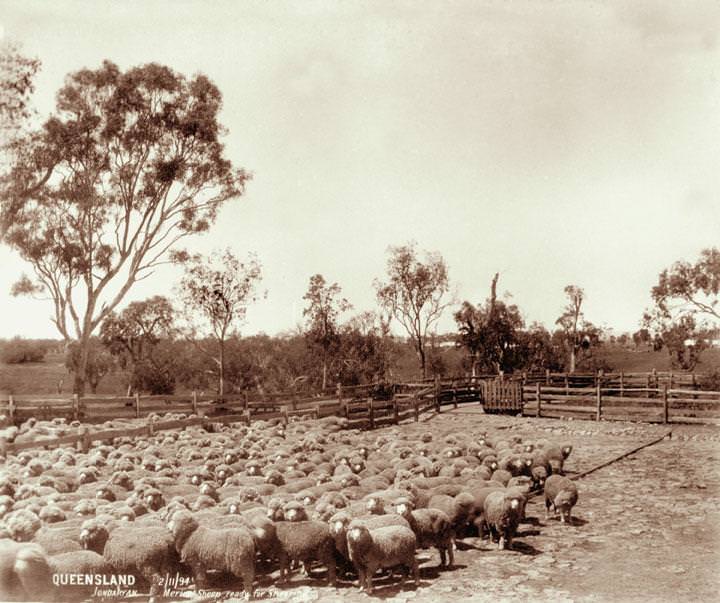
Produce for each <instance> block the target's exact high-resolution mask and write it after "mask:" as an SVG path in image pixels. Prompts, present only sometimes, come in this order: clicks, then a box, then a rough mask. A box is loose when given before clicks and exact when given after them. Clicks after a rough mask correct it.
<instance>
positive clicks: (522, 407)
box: [0, 372, 720, 449]
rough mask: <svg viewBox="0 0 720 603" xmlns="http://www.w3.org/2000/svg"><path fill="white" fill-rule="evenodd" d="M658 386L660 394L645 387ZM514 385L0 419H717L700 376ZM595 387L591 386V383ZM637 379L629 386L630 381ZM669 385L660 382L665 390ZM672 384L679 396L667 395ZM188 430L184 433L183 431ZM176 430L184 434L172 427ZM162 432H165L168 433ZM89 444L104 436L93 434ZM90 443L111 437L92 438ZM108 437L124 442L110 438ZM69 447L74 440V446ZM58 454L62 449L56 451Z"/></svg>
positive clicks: (408, 387)
mask: <svg viewBox="0 0 720 603" xmlns="http://www.w3.org/2000/svg"><path fill="white" fill-rule="evenodd" d="M648 375H650V377H649V379H650V382H651V383H660V385H659V386H657V387H652V386H651V385H648ZM536 377H537V375H527V374H525V375H521V376H519V375H518V376H510V377H507V378H503V377H502V376H501V377H497V376H495V377H488V376H477V377H467V378H453V379H434V380H431V381H430V380H426V381H417V382H412V383H395V384H384V385H382V386H379V385H377V384H373V385H360V386H338V387H336V388H334V389H327V390H325V391H324V392H322V393H321V394H319V395H315V396H310V395H307V394H299V393H295V392H285V393H274V394H267V395H261V394H254V395H249V394H247V393H242V394H232V395H227V396H223V397H221V398H220V397H218V396H216V395H207V394H202V395H201V394H198V393H196V392H192V393H190V394H183V395H173V396H140V395H134V396H129V397H128V396H112V397H99V396H88V397H83V398H79V397H77V396H72V397H70V398H68V397H62V396H8V397H6V398H5V399H0V415H6V417H7V418H8V419H9V420H10V421H11V422H14V423H16V424H18V423H21V422H22V421H24V420H26V419H28V418H30V417H35V418H37V419H53V418H55V417H64V418H66V419H68V420H70V421H79V422H81V423H85V424H93V423H102V422H105V421H109V420H121V419H143V418H144V419H148V425H151V426H153V425H154V427H152V429H158V428H161V427H158V425H160V424H159V423H156V421H155V417H154V415H161V414H167V413H183V414H186V415H190V417H189V418H188V419H183V420H182V421H185V422H186V423H183V425H192V424H203V423H204V422H208V421H210V422H215V421H218V422H227V421H232V420H233V419H232V418H233V417H239V418H240V419H241V420H245V421H250V420H253V419H265V418H277V417H282V418H284V419H285V420H288V419H289V417H291V416H294V415H298V414H305V413H310V414H312V416H314V417H317V418H322V417H325V416H329V415H337V416H344V417H345V418H347V419H348V422H349V425H350V427H357V428H364V429H374V428H376V427H379V426H382V425H386V424H389V423H395V424H397V423H399V422H400V421H404V420H414V421H418V420H419V418H420V416H421V415H422V414H424V413H427V412H441V409H442V407H443V406H449V405H452V406H453V407H454V408H457V407H458V405H459V404H467V403H475V404H480V405H482V406H483V408H484V409H485V411H486V412H510V413H513V414H517V413H522V414H524V415H526V416H528V415H529V416H536V417H578V418H594V419H596V420H600V419H606V420H620V419H625V420H633V421H650V422H663V423H669V422H675V421H683V422H707V421H709V420H718V419H720V392H717V391H705V390H698V389H694V387H695V386H696V385H697V380H696V376H695V375H692V376H691V378H690V380H689V383H690V385H689V386H688V379H687V377H688V375H683V376H682V378H680V377H679V376H678V375H677V374H673V373H657V372H654V373H650V374H646V373H642V374H640V373H621V374H620V379H619V381H618V379H617V378H616V377H617V375H616V374H602V373H598V374H596V375H594V376H592V375H568V374H565V373H562V374H561V373H545V374H544V375H542V377H543V379H542V380H539V379H536ZM591 377H592V378H594V379H595V382H594V383H591V382H590V381H589V380H590V379H591ZM633 379H634V381H633ZM664 379H665V380H666V381H665V382H663V380H664ZM670 383H674V384H675V385H676V386H675V387H671V386H670ZM188 421H189V423H187V422H188ZM177 426H180V424H178V425H177ZM167 428H168V429H169V428H170V427H167ZM148 429H150V428H148V427H128V428H127V429H125V431H124V432H123V433H125V432H127V433H128V434H130V433H136V432H137V433H146V432H147V430H148ZM89 433H92V434H96V433H101V432H89ZM91 437H92V438H93V440H97V439H100V440H104V439H108V436H100V435H98V436H97V437H96V436H95V435H92V436H91ZM113 437H122V436H118V435H115V436H113ZM73 438H75V439H73ZM110 439H112V438H110ZM60 440H61V441H62V443H63V444H67V443H73V442H79V441H81V437H80V436H70V435H68V436H63V437H62V438H60ZM1 445H5V446H11V447H12V446H14V447H19V448H18V449H23V447H33V446H50V445H53V444H51V443H49V442H45V441H39V443H32V442H18V443H17V444H15V443H13V444H7V443H4V442H3V441H2V439H0V446H1ZM54 445H60V444H57V443H56V444H54Z"/></svg>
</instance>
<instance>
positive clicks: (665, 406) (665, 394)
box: [662, 383, 669, 423]
mask: <svg viewBox="0 0 720 603" xmlns="http://www.w3.org/2000/svg"><path fill="white" fill-rule="evenodd" d="M662 397H663V423H667V422H668V419H669V412H668V410H669V403H668V386H667V383H665V384H663V392H662Z"/></svg>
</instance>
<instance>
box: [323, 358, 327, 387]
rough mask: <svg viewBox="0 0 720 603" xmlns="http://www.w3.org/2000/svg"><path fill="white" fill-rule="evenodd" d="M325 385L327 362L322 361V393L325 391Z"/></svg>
mask: <svg viewBox="0 0 720 603" xmlns="http://www.w3.org/2000/svg"><path fill="white" fill-rule="evenodd" d="M326 385H327V360H323V370H322V391H325V386H326Z"/></svg>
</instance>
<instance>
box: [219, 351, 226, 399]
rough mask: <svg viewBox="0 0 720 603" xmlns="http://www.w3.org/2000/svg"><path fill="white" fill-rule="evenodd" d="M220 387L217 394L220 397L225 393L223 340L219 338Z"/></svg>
mask: <svg viewBox="0 0 720 603" xmlns="http://www.w3.org/2000/svg"><path fill="white" fill-rule="evenodd" d="M219 360H220V368H219V373H220V388H219V395H220V397H221V398H222V397H223V396H224V395H225V340H224V339H220V358H219Z"/></svg>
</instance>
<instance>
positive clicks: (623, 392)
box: [620, 370, 625, 397]
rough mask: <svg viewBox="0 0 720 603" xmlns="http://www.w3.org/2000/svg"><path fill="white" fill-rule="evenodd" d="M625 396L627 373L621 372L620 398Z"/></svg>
mask: <svg viewBox="0 0 720 603" xmlns="http://www.w3.org/2000/svg"><path fill="white" fill-rule="evenodd" d="M624 395H625V371H622V370H621V371H620V397H622V396H624Z"/></svg>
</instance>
